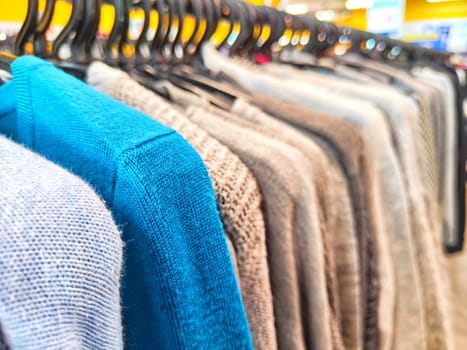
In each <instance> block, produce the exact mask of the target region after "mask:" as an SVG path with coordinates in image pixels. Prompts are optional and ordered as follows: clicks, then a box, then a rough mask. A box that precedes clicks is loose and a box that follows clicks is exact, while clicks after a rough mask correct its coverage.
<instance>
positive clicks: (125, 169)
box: [0, 56, 252, 349]
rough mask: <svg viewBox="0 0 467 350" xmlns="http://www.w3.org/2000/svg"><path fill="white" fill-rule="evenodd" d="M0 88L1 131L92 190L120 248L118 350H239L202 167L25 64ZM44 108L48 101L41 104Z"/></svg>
mask: <svg viewBox="0 0 467 350" xmlns="http://www.w3.org/2000/svg"><path fill="white" fill-rule="evenodd" d="M12 68H13V81H12V82H10V83H8V84H6V85H4V86H2V87H1V88H0V96H1V97H2V102H3V103H2V108H3V113H2V114H5V113H6V112H7V111H12V112H11V113H10V114H9V115H7V116H5V117H4V118H3V120H1V121H0V130H3V131H9V132H10V133H11V134H12V136H13V137H14V138H15V139H16V140H18V141H20V142H23V143H25V144H26V145H27V146H29V147H30V148H32V149H34V150H35V151H37V152H39V153H41V154H43V155H45V156H47V157H48V158H49V159H51V160H53V161H54V162H56V163H59V164H60V165H62V166H64V167H65V168H67V169H69V170H71V171H72V172H74V173H75V174H78V175H80V176H81V177H82V178H84V179H85V180H87V181H88V182H89V183H91V184H92V185H93V186H94V188H95V189H96V190H97V192H98V193H99V194H100V195H101V196H102V197H103V198H104V199H105V201H106V202H107V204H108V206H109V207H110V208H111V209H112V211H113V214H114V216H115V219H116V222H117V223H118V224H119V225H121V227H122V231H123V239H124V241H125V251H124V253H125V271H124V275H123V276H124V278H123V281H122V297H123V320H124V326H125V336H126V339H125V342H126V347H127V348H130V349H133V348H154V347H158V348H160V349H179V348H183V349H200V348H209V349H220V348H222V349H245V348H246V349H248V348H251V347H252V344H251V335H250V333H249V329H248V323H247V319H246V315H245V311H244V307H243V305H242V302H241V296H240V292H239V289H238V285H237V283H236V279H235V274H234V270H233V267H232V262H231V260H230V257H229V252H228V249H227V244H226V240H225V237H224V232H223V230H222V223H221V221H220V219H219V213H218V212H217V208H216V202H215V196H214V192H213V190H212V185H211V181H210V179H209V176H208V173H207V171H206V168H205V166H204V164H203V162H202V161H201V159H200V158H199V156H198V154H197V153H196V152H195V151H194V150H193V148H192V147H191V146H190V145H189V144H188V143H187V142H186V141H185V140H184V139H183V138H182V137H181V136H180V135H179V134H177V133H176V132H175V131H174V130H172V129H169V128H167V127H164V126H162V125H160V124H158V123H157V122H155V121H153V120H151V119H150V118H148V117H147V116H145V115H143V114H141V113H139V112H137V111H135V110H133V109H131V108H129V107H127V106H125V105H123V104H121V103H119V102H117V101H114V100H112V99H110V98H108V97H107V96H105V95H103V94H101V93H99V92H97V91H96V90H94V89H93V88H91V87H89V86H87V85H86V84H84V83H82V82H80V81H78V80H76V79H74V78H73V77H71V76H69V75H67V74H65V73H63V72H61V71H60V70H58V69H56V68H54V67H53V66H52V65H51V64H49V63H46V62H44V61H41V60H39V59H37V58H34V57H28V56H24V57H21V58H19V59H17V60H16V61H15V62H14V63H13V65H12ZM45 101H46V102H47V103H45Z"/></svg>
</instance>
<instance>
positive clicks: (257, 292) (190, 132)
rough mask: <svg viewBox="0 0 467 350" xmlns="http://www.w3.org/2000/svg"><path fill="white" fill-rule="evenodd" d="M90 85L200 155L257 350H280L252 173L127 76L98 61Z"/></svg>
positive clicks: (261, 223) (191, 123)
mask: <svg viewBox="0 0 467 350" xmlns="http://www.w3.org/2000/svg"><path fill="white" fill-rule="evenodd" d="M87 81H88V83H89V84H90V85H92V86H94V87H95V88H97V89H98V90H100V91H102V92H104V93H105V94H107V95H109V96H111V97H113V98H115V99H117V100H119V101H121V102H123V103H125V104H127V105H129V106H131V107H134V108H136V109H137V110H139V111H140V112H143V113H145V114H147V115H149V116H151V117H152V118H154V119H155V120H157V121H159V122H161V123H163V124H164V125H166V126H169V127H172V128H174V129H175V130H176V131H178V132H179V133H180V134H181V135H182V136H183V137H184V138H185V139H186V140H187V141H188V142H189V143H190V144H191V145H192V146H193V147H194V148H195V149H196V151H197V152H198V153H199V155H200V157H201V158H202V159H203V161H204V163H205V165H206V167H207V169H208V172H209V176H210V177H211V179H212V182H213V186H214V190H215V192H216V199H217V205H218V208H219V211H220V213H221V218H222V222H223V224H224V230H225V233H226V235H227V236H228V238H229V240H230V241H231V242H232V244H233V248H234V251H235V257H236V262H237V268H238V274H239V277H240V286H241V292H242V297H243V301H244V303H245V308H246V311H247V315H248V320H249V324H250V328H251V331H252V336H253V343H254V346H255V349H258V350H261V349H268V350H269V349H276V348H277V342H276V334H275V328H274V313H273V306H272V294H271V284H270V282H269V269H268V264H267V256H266V243H265V228H264V219H263V215H262V212H261V194H260V192H259V188H258V185H257V183H256V179H255V178H254V176H253V174H252V173H251V172H250V170H249V169H248V168H247V167H246V166H245V164H243V162H242V161H241V160H240V159H239V158H238V157H237V156H236V155H235V154H233V153H232V152H231V151H230V150H229V149H228V148H227V147H225V146H224V145H222V144H220V143H219V142H218V141H217V140H216V139H214V138H212V137H210V136H209V135H208V134H207V133H206V132H205V131H204V130H202V129H201V128H200V127H198V126H197V125H196V124H194V123H193V122H191V121H190V120H189V119H187V118H186V117H184V116H183V115H182V114H181V113H179V112H178V111H177V110H175V109H174V108H173V107H171V106H170V105H169V104H168V103H167V102H166V101H164V100H163V99H162V98H161V97H159V96H157V95H155V94H154V93H153V92H151V91H149V90H147V89H145V88H144V87H142V86H141V85H139V84H138V83H137V82H136V81H134V80H132V79H131V78H130V77H129V76H128V74H126V73H125V72H122V71H119V70H116V69H114V68H111V67H109V66H106V65H105V64H103V63H100V62H96V63H93V64H92V65H91V66H90V67H89V69H88V76H87Z"/></svg>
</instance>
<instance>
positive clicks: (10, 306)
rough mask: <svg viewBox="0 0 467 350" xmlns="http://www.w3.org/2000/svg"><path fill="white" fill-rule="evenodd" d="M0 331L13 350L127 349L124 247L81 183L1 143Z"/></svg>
mask: <svg viewBox="0 0 467 350" xmlns="http://www.w3.org/2000/svg"><path fill="white" fill-rule="evenodd" d="M0 163H1V166H0V188H1V189H2V190H1V192H0V251H1V254H0V280H1V283H0V323H1V327H0V328H1V329H2V332H0V337H1V336H2V334H1V333H3V336H4V337H5V339H4V343H5V344H4V345H3V346H2V345H1V343H2V341H1V340H0V348H2V349H5V348H7V345H8V347H9V348H11V349H90V350H91V349H122V348H123V342H122V324H121V316H120V314H121V310H120V292H119V288H120V270H121V264H122V241H121V239H120V233H119V231H118V229H117V227H116V225H115V223H114V222H113V220H112V216H111V215H110V212H109V211H108V210H107V209H106V208H105V206H104V204H103V203H102V201H101V200H100V199H99V197H98V196H97V195H96V194H95V193H94V191H92V189H91V188H90V187H89V186H88V185H87V184H85V183H84V182H83V181H82V180H80V179H79V178H77V177H75V176H73V175H72V174H70V173H68V172H67V171H65V170H64V169H62V168H60V167H58V166H56V165H55V164H53V163H50V162H49V161H47V160H46V159H44V158H41V157H39V156H38V155H36V154H33V153H32V152H31V151H29V150H26V149H25V148H23V147H21V146H20V145H17V144H15V143H13V142H12V141H10V140H8V139H6V138H5V137H3V136H0Z"/></svg>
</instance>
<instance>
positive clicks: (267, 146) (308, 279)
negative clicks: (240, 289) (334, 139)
mask: <svg viewBox="0 0 467 350" xmlns="http://www.w3.org/2000/svg"><path fill="white" fill-rule="evenodd" d="M221 114H222V112H221V111H218V112H217V113H216V114H213V112H212V111H209V110H206V109H202V108H198V107H193V108H189V109H188V110H187V116H188V117H189V118H190V119H192V120H193V121H195V122H196V123H197V124H199V125H200V126H202V127H203V128H205V129H206V130H207V131H208V132H209V133H210V134H211V135H212V136H214V137H216V138H217V139H219V140H220V141H221V142H223V143H225V144H226V145H227V146H228V147H230V148H231V149H232V151H234V152H236V153H237V155H238V156H239V157H240V158H241V159H242V160H243V161H244V162H245V164H247V165H248V167H249V168H250V169H251V170H252V172H253V173H254V175H255V176H256V179H257V181H258V184H259V185H260V188H261V193H262V194H263V198H264V214H265V219H266V244H267V248H268V260H269V271H270V275H271V287H272V292H273V297H274V299H273V300H274V312H275V319H276V327H277V337H278V345H279V348H280V349H306V348H313V349H332V340H331V339H332V337H331V329H330V325H331V318H330V317H331V313H330V308H329V303H328V299H327V293H326V280H325V274H324V258H323V254H324V251H323V245H322V236H321V232H320V227H319V219H318V215H317V213H318V210H317V199H316V193H315V191H314V186H313V184H312V183H310V181H309V177H306V176H302V175H301V174H302V170H303V168H301V165H302V164H305V163H306V162H307V160H306V159H305V158H303V157H302V155H301V154H300V153H299V152H297V151H296V150H295V149H294V148H291V147H290V146H288V145H286V144H284V143H281V142H279V141H276V140H272V139H270V138H269V137H265V136H263V135H262V134H260V133H257V132H255V131H253V130H251V129H247V128H245V127H242V126H240V125H237V124H234V123H231V122H229V121H228V117H227V114H225V115H224V116H222V117H221ZM234 117H235V116H234Z"/></svg>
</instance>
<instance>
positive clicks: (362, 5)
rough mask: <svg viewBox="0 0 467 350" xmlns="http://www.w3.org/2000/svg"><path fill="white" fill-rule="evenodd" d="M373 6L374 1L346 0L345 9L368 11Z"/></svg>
mask: <svg viewBox="0 0 467 350" xmlns="http://www.w3.org/2000/svg"><path fill="white" fill-rule="evenodd" d="M374 4H375V1H374V0H347V1H346V2H345V8H346V9H347V10H357V9H369V8H371V7H373V5H374Z"/></svg>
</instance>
